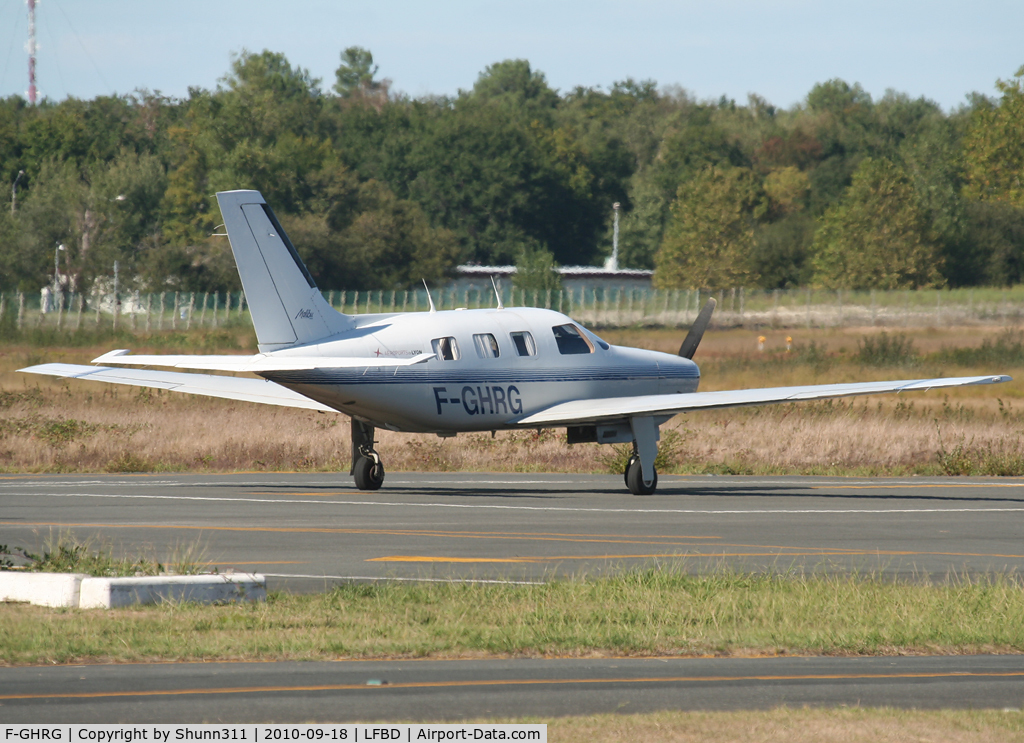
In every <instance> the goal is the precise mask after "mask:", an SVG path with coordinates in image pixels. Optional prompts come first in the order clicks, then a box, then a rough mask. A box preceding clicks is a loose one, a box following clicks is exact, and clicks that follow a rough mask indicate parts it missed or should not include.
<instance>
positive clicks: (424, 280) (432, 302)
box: [422, 279, 437, 312]
mask: <svg viewBox="0 0 1024 743" xmlns="http://www.w3.org/2000/svg"><path fill="white" fill-rule="evenodd" d="M422 281H423V288H424V289H426V290H427V301H428V302H429V303H430V311H431V312H437V307H435V306H434V298H433V297H432V296H430V287H429V286H427V280H426V279H423V280H422Z"/></svg>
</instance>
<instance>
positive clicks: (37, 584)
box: [0, 571, 267, 609]
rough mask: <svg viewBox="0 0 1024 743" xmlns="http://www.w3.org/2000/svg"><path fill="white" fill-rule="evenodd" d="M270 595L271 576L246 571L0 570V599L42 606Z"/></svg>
mask: <svg viewBox="0 0 1024 743" xmlns="http://www.w3.org/2000/svg"><path fill="white" fill-rule="evenodd" d="M266 598H267V579H266V578H265V577H264V576H262V575H257V574H247V573H232V574H230V575H161V576H153V577H146V578H90V577H89V576H86V575H80V574H77V573H18V572H11V571H3V572H0V601H23V602H28V603H30V604H36V605H39V606H51V607H79V608H82V609H100V608H104V609H109V608H113V607H119V606H131V605H133V604H157V603H160V602H161V601H194V602H197V603H200V604H214V603H229V602H234V601H264V600H265V599H266Z"/></svg>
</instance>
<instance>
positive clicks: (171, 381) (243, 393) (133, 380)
mask: <svg viewBox="0 0 1024 743" xmlns="http://www.w3.org/2000/svg"><path fill="white" fill-rule="evenodd" d="M18 371H22V372H27V373H29V374H46V375H49V376H51V377H70V378H72V379H85V380H93V381H95V382H110V383H112V384H129V385H133V386H135V387H150V388H152V389H161V390H172V391H174V392H188V393H189V394H192V395H206V396H207V397H224V398H227V399H229V400H245V401H246V402H259V403H263V404H265V405H283V406H285V407H289V408H306V409H308V410H322V411H324V412H332V413H334V412H337V411H336V410H334V408H329V407H327V406H326V405H323V404H321V403H318V402H317V401H316V400H310V399H309V398H308V397H305V396H304V395H300V394H299V393H298V392H292V391H291V390H290V389H288V388H287V387H282V386H281V385H279V384H275V383H274V382H269V381H267V380H265V379H245V378H242V377H221V376H215V375H213V374H188V373H186V372H172V371H157V370H155V369H113V368H111V367H109V366H82V365H80V364H39V365H38V366H30V367H28V368H26V369H19V370H18Z"/></svg>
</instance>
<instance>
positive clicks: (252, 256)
mask: <svg viewBox="0 0 1024 743" xmlns="http://www.w3.org/2000/svg"><path fill="white" fill-rule="evenodd" d="M217 200H218V202H219V203H220V209H221V213H222V214H223V218H224V225H225V227H226V230H227V234H228V238H229V240H230V242H231V250H232V252H233V253H234V257H235V263H236V264H237V266H238V273H239V276H240V277H241V280H242V287H243V288H244V290H245V295H246V298H247V300H248V302H249V311H250V313H251V314H252V321H253V326H254V328H255V330H256V337H257V340H258V341H259V353H257V354H255V355H253V356H198V355H196V356H179V355H159V356H152V355H132V354H130V353H129V351H127V350H117V351H110V352H109V353H106V354H104V355H102V356H100V357H99V358H97V359H94V360H93V362H92V363H93V364H95V365H96V366H82V365H74V364H41V365H38V366H31V367H28V368H26V369H21V370H20V371H23V372H28V373H32V374H47V375H52V376H57V377H69V378H74V379H85V380H92V381H98V382H110V383H114V384H128V385H135V386H140V387H149V388H161V389H167V390H174V391H177V392H188V393H191V394H196V395H208V396H212V397H223V398H229V399H233V400H247V401H251V402H259V403H267V404H271V405H285V406H291V407H297V408H308V409H311V410H320V411H331V412H334V411H338V412H341V413H345V414H346V415H348V416H350V417H351V419H352V422H351V425H352V468H351V470H350V473H349V474H351V475H353V476H354V477H355V484H356V487H358V488H359V489H361V490H376V489H378V488H380V486H381V484H382V483H383V482H384V465H383V462H382V460H381V457H380V454H378V453H377V451H376V449H375V448H374V446H375V444H376V441H375V440H374V438H375V431H376V429H378V428H385V429H388V430H390V431H406V432H417V433H433V434H437V435H439V436H454V435H455V434H457V433H462V432H468V431H495V430H504V429H516V428H552V427H565V428H566V430H567V434H568V441H569V443H582V442H588V441H589V442H597V443H600V444H612V443H627V444H632V446H633V455H632V457H631V458H630V459H629V463H628V464H627V465H626V468H625V472H624V473H623V475H624V477H625V481H626V487H627V488H629V490H630V491H631V492H632V493H634V494H636V495H650V494H652V493H654V491H655V489H656V488H657V485H658V473H657V472H656V471H655V469H654V460H655V456H656V455H657V453H658V440H659V427H660V426H661V425H662V424H663V423H665V422H666V421H668V420H669V419H670V418H672V417H673V416H675V415H676V414H677V413H684V412H687V411H691V410H706V409H710V408H728V407H740V406H746V405H765V404H770V403H783V402H793V401H798V400H818V399H823V398H831V397H845V396H851V395H869V394H876V393H882V392H904V391H910V390H926V389H932V388H936V387H957V386H962V385H973V384H993V383H997V382H1005V381H1008V380H1009V379H1010V378H1009V377H1006V376H983V377H956V378H944V379H918V380H902V381H897V382H857V383H852V384H826V385H806V386H799V387H774V388H767V389H746V390H728V391H721V392H697V385H698V383H699V382H700V370H699V369H698V367H697V365H696V364H695V363H694V362H693V360H692V359H693V355H694V352H695V351H696V350H697V346H698V344H699V343H700V341H701V338H702V336H703V335H704V331H705V329H706V328H707V326H708V323H709V322H710V320H711V313H712V312H713V311H714V309H715V300H714V299H711V300H709V301H708V303H707V304H706V305H705V306H704V308H703V309H702V310H701V312H700V314H699V315H698V317H697V319H696V321H695V322H694V324H693V326H692V327H691V328H690V331H689V334H688V335H687V336H686V338H685V339H684V340H683V343H682V346H681V347H680V349H679V353H678V355H676V356H672V355H671V354H666V353H660V352H656V351H647V350H640V349H636V348H626V347H620V346H612V345H610V344H608V343H606V342H605V341H603V340H602V339H601V338H599V337H598V336H597V335H595V334H594V333H592V332H591V331H589V330H587V329H586V328H584V327H583V326H582V325H580V324H579V323H577V322H575V321H573V320H572V319H571V318H570V317H568V316H566V315H563V314H561V313H559V312H554V311H551V310H545V309H535V308H525V307H503V306H502V305H501V300H500V298H499V299H498V301H497V305H498V306H497V307H496V308H494V309H478V310H451V311H444V312H438V311H436V310H435V308H434V305H433V301H432V300H431V301H430V311H429V312H416V313H389V314H366V315H345V314H342V313H340V312H338V311H336V310H335V309H334V308H333V307H331V306H330V305H329V304H328V303H327V301H326V300H324V298H323V296H322V295H321V293H320V291H319V290H318V289H317V287H316V284H315V283H314V281H313V278H312V276H310V274H309V271H308V270H307V269H306V267H305V265H304V264H303V263H302V260H301V259H300V258H299V254H298V252H297V251H296V250H295V247H294V246H293V245H292V243H291V241H290V240H289V239H288V236H287V235H286V234H285V232H284V230H283V229H281V225H280V223H279V222H278V220H277V218H276V217H275V216H274V212H273V211H272V210H271V208H270V206H269V205H268V204H267V203H266V201H265V200H264V199H263V197H262V196H261V195H260V193H259V192H257V191H226V192H221V193H218V194H217ZM428 296H429V294H428ZM123 367H170V368H177V369H194V370H207V371H220V372H250V373H252V374H255V375H256V376H257V377H262V379H258V378H253V377H248V378H246V377H233V376H224V375H213V374H196V373H192V372H179V371H163V370H159V369H132V368H123Z"/></svg>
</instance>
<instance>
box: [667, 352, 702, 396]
mask: <svg viewBox="0 0 1024 743" xmlns="http://www.w3.org/2000/svg"><path fill="white" fill-rule="evenodd" d="M658 372H659V374H658V392H659V393H660V394H663V395H671V394H676V393H679V392H696V391H697V385H698V384H699V383H700V369H699V368H698V367H697V365H696V364H695V363H694V362H692V361H690V359H684V358H682V357H679V356H676V357H666V356H663V357H661V358H659V359H658Z"/></svg>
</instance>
